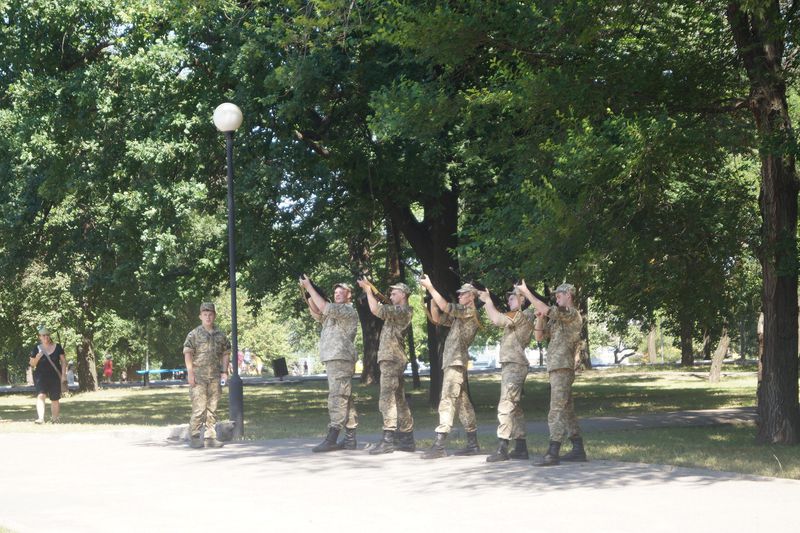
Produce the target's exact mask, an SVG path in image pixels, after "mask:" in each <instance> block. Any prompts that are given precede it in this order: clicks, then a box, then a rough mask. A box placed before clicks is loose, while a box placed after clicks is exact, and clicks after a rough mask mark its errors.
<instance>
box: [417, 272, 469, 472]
mask: <svg viewBox="0 0 800 533" xmlns="http://www.w3.org/2000/svg"><path fill="white" fill-rule="evenodd" d="M419 282H420V285H422V286H423V287H425V288H426V289H427V290H428V292H429V293H430V295H431V297H432V298H433V305H431V316H432V318H433V320H434V322H435V323H437V324H439V325H442V326H447V327H449V328H450V333H449V334H448V335H447V340H445V343H444V351H443V352H442V370H443V371H444V372H443V374H444V375H443V378H442V394H441V396H440V398H439V425H438V426H437V427H436V440H435V441H434V443H433V445H432V446H431V448H430V449H429V450H428V451H426V452H425V454H423V456H422V458H423V459H437V458H439V457H446V456H447V451H446V450H445V441H446V439H447V435H448V433H450V430H451V429H452V427H453V420H454V418H455V414H456V412H458V418H459V420H461V423H462V424H463V425H464V430H465V431H466V432H467V446H466V447H465V448H463V449H461V450H457V451H456V452H454V454H455V455H476V454H478V453H480V451H481V449H480V446H479V445H478V427H477V425H476V422H475V409H474V408H473V407H472V402H471V401H470V399H469V396H468V395H467V391H466V382H467V362H468V361H469V346H470V344H472V341H473V340H474V339H475V334H476V333H477V332H478V327H479V326H480V322H479V321H478V314H477V313H478V311H477V309H475V298H476V297H477V295H478V291H477V290H476V289H475V287H473V286H472V285H470V284H469V283H465V284H464V285H462V286H461V288H460V289H459V290H458V303H457V304H454V303H449V302H448V301H447V300H445V299H444V297H443V296H442V295H441V294H439V292H438V291H437V290H436V289H435V288H434V287H433V284H432V283H431V280H430V278H428V276H424V275H423V276H422V278H420V281H419ZM442 314H443V315H444V316H442Z"/></svg>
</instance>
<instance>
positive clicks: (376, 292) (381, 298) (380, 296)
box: [358, 276, 391, 304]
mask: <svg viewBox="0 0 800 533" xmlns="http://www.w3.org/2000/svg"><path fill="white" fill-rule="evenodd" d="M358 279H359V280H364V281H366V282H367V285H368V286H369V290H370V291H372V294H374V295H375V298H377V299H378V300H379V301H380V302H381V303H384V304H388V303H391V300H389V298H388V297H386V296H384V295H383V294H382V293H381V291H379V290H378V287H376V286H375V285H373V284H372V282H371V281H370V280H368V279H367V278H365V277H364V276H359V277H358Z"/></svg>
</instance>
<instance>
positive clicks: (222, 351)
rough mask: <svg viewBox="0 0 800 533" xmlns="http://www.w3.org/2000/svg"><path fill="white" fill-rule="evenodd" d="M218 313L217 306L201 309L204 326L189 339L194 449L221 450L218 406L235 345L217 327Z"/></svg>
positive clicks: (187, 355) (185, 351) (186, 357)
mask: <svg viewBox="0 0 800 533" xmlns="http://www.w3.org/2000/svg"><path fill="white" fill-rule="evenodd" d="M216 318H217V311H216V308H215V307H214V304H213V303H210V302H205V303H203V304H202V305H201V306H200V321H201V322H202V324H200V325H199V326H197V327H196V328H194V329H193V330H192V331H190V332H189V334H188V335H187V336H186V340H185V341H184V343H183V358H184V361H185V362H186V373H187V378H188V381H189V387H190V388H189V396H190V397H191V399H192V417H191V419H190V420H189V433H190V435H191V441H190V444H189V445H190V446H191V447H192V448H203V447H204V446H205V447H206V448H221V447H222V446H223V444H222V443H221V442H220V441H218V440H217V428H216V424H217V404H218V403H219V397H220V394H221V390H220V380H221V379H226V378H227V376H228V358H229V357H230V354H231V344H230V342H228V338H227V337H226V336H225V334H224V333H222V331H220V330H219V329H218V328H217V327H216V326H215V325H214V320H215V319H216ZM204 423H205V441H203V440H201V439H200V428H201V426H202V425H203V424H204Z"/></svg>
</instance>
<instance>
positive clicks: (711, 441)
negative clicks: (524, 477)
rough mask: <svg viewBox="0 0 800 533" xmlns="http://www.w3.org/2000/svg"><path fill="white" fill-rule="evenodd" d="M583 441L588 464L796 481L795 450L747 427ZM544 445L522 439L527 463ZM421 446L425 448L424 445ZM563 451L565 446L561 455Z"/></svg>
mask: <svg viewBox="0 0 800 533" xmlns="http://www.w3.org/2000/svg"><path fill="white" fill-rule="evenodd" d="M583 436H584V441H585V446H586V453H587V454H588V456H589V459H590V460H592V459H607V460H610V461H624V462H633V463H649V464H663V465H674V466H685V467H691V468H708V469H710V470H717V471H723V472H738V473H741V474H753V475H759V476H769V477H782V478H789V479H800V446H782V445H769V446H767V445H759V444H756V443H755V426H753V425H746V424H742V425H733V424H732V425H722V426H710V427H688V428H657V429H632V430H621V431H594V432H585V433H584V435H583ZM479 441H480V444H481V448H482V450H483V451H484V452H485V453H487V454H488V453H491V452H493V451H494V449H495V448H496V446H497V440H496V439H495V438H494V436H493V435H480V436H479ZM547 441H548V437H547V435H528V448H529V450H530V451H531V453H532V455H531V459H534V458H535V456H536V455H539V456H541V455H543V454H544V452H545V451H546V450H547V445H548V442H547ZM421 444H422V445H423V446H425V445H429V444H430V441H427V442H422V443H421ZM463 445H464V440H463V439H456V440H454V441H453V442H451V443H448V448H450V449H456V448H458V447H461V446H463ZM569 449H570V444H569V442H567V443H565V446H564V448H563V449H562V451H561V453H565V452H567V451H569Z"/></svg>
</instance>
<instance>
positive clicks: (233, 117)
mask: <svg viewBox="0 0 800 533" xmlns="http://www.w3.org/2000/svg"><path fill="white" fill-rule="evenodd" d="M214 125H215V126H216V127H217V129H218V130H219V131H221V132H223V133H224V134H225V144H226V148H227V156H228V271H229V275H230V287H231V361H232V362H233V364H232V366H233V375H232V376H231V377H230V380H229V381H228V403H229V406H230V418H231V420H233V422H234V424H235V425H234V428H233V438H234V439H240V438H242V436H243V435H244V393H243V390H242V378H241V377H240V376H239V338H238V330H237V325H236V245H235V243H234V240H233V234H234V227H235V225H236V220H235V216H234V213H235V211H234V203H233V132H235V131H236V130H237V129H238V128H239V126H241V125H242V110H241V109H239V108H238V107H237V106H236V105H235V104H231V103H224V104H220V105H219V106H217V108H216V109H215V110H214Z"/></svg>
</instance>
